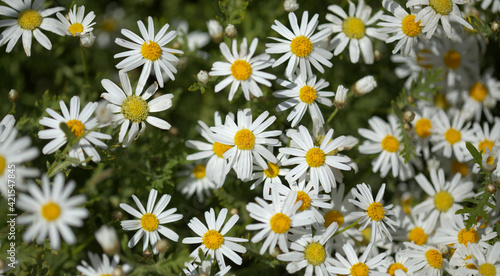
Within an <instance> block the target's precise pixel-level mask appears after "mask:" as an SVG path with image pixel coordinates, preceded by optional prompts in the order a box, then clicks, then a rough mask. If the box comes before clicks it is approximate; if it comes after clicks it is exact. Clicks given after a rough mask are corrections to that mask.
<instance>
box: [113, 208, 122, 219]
mask: <svg viewBox="0 0 500 276" xmlns="http://www.w3.org/2000/svg"><path fill="white" fill-rule="evenodd" d="M111 217H112V218H113V220H114V221H116V222H120V221H121V220H122V219H123V213H122V211H120V210H116V211H113V213H111Z"/></svg>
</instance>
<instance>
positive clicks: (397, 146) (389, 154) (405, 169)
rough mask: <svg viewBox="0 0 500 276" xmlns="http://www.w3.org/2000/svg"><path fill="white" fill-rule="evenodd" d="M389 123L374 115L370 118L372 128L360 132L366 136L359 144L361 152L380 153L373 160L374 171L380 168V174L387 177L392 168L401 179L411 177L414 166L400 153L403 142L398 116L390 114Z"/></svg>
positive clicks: (394, 173)
mask: <svg viewBox="0 0 500 276" xmlns="http://www.w3.org/2000/svg"><path fill="white" fill-rule="evenodd" d="M388 120H389V123H387V122H385V121H384V120H382V119H381V118H379V117H377V116H374V117H372V118H370V119H369V120H368V123H369V124H370V127H371V130H370V129H365V128H360V129H359V130H358V132H359V134H360V135H361V136H363V137H365V138H366V139H368V140H366V141H364V142H363V144H362V145H361V146H359V152H360V153H363V154H375V153H378V154H379V155H378V156H377V157H376V158H375V159H373V160H372V166H373V167H372V170H373V172H378V171H379V170H380V175H381V176H382V177H386V176H387V174H388V173H389V171H391V170H392V175H393V176H394V177H398V176H399V178H400V179H401V180H406V179H409V178H410V177H412V176H413V173H414V172H413V168H412V166H410V164H409V163H405V162H404V159H403V157H402V156H401V155H400V152H401V150H402V149H403V143H402V142H401V139H402V137H401V129H400V128H399V127H398V122H397V117H396V116H395V115H392V114H389V116H388Z"/></svg>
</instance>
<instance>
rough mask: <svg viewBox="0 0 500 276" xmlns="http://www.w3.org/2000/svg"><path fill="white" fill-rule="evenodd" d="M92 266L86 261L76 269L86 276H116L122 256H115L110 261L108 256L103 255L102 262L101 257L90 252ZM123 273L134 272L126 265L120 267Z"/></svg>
mask: <svg viewBox="0 0 500 276" xmlns="http://www.w3.org/2000/svg"><path fill="white" fill-rule="evenodd" d="M88 255H89V259H90V264H89V263H87V262H86V261H82V264H81V265H77V266H76V269H77V270H78V271H80V272H81V273H82V274H84V275H85V276H104V275H115V274H116V271H115V270H116V268H119V267H120V266H119V264H120V256H119V255H114V256H113V259H111V260H110V259H109V257H108V256H106V254H102V260H101V258H99V255H97V254H94V253H92V252H88ZM120 268H121V272H123V273H128V272H129V271H131V270H132V267H131V266H130V265H128V264H125V265H123V266H121V267H120Z"/></svg>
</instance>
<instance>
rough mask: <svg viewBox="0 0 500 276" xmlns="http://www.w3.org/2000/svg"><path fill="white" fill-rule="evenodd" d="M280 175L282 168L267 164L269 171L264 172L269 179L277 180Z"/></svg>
mask: <svg viewBox="0 0 500 276" xmlns="http://www.w3.org/2000/svg"><path fill="white" fill-rule="evenodd" d="M279 173H280V167H279V166H278V165H277V164H274V163H271V162H269V163H267V170H264V174H265V175H266V177H268V178H275V177H277V176H278V174H279Z"/></svg>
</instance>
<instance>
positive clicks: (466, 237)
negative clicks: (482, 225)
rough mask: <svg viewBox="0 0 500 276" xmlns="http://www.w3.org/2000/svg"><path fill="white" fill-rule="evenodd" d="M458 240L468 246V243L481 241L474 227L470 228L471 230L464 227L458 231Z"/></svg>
mask: <svg viewBox="0 0 500 276" xmlns="http://www.w3.org/2000/svg"><path fill="white" fill-rule="evenodd" d="M457 237H458V242H459V243H461V244H464V245H465V246H467V244H468V243H477V242H478V241H479V235H478V233H477V231H476V230H474V228H470V229H469V231H467V229H465V228H463V229H462V230H460V232H458V236H457Z"/></svg>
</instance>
